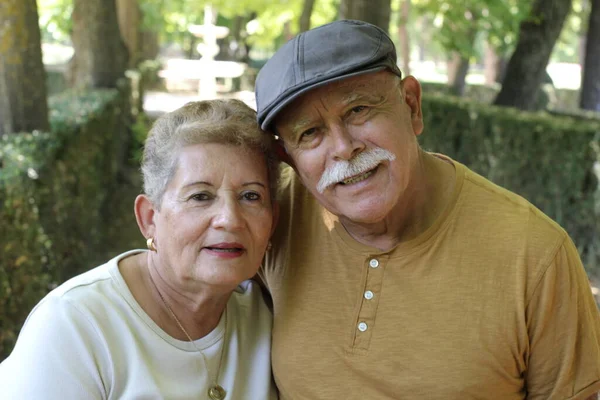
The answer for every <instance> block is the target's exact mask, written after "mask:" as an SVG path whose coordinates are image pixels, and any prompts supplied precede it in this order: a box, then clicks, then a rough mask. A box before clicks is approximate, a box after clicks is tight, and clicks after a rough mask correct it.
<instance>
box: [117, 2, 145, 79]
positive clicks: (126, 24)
mask: <svg viewBox="0 0 600 400" xmlns="http://www.w3.org/2000/svg"><path fill="white" fill-rule="evenodd" d="M117 16H118V20H119V30H120V31H121V37H122V38H123V41H124V42H125V46H127V51H128V53H129V68H134V67H135V66H136V65H138V63H139V62H140V61H142V60H141V54H142V37H141V32H140V26H141V23H142V11H141V10H140V7H139V5H138V3H137V0H117Z"/></svg>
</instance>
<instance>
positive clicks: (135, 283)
mask: <svg viewBox="0 0 600 400" xmlns="http://www.w3.org/2000/svg"><path fill="white" fill-rule="evenodd" d="M151 256H152V254H151V253H146V252H144V253H138V254H136V255H133V256H131V257H128V258H126V259H124V260H121V262H120V263H119V269H120V271H121V274H122V275H123V278H124V279H125V282H126V283H127V286H128V287H129V289H130V291H131V293H132V294H133V297H134V298H135V299H136V301H137V302H138V303H139V305H140V306H141V307H142V309H143V310H144V311H145V312H146V313H147V314H148V316H149V317H150V318H151V319H152V320H153V321H154V322H155V323H156V324H157V325H158V326H159V327H160V328H161V329H163V330H164V331H165V332H166V333H167V334H169V335H170V336H172V337H174V338H176V339H179V340H184V341H188V340H189V339H188V335H189V337H190V338H191V339H192V340H197V339H200V338H203V337H204V336H206V335H208V334H209V333H210V332H212V331H213V330H214V329H215V328H216V327H217V325H218V324H219V321H220V319H221V315H222V314H223V311H224V310H225V307H226V306H227V301H228V300H229V297H230V295H231V293H230V292H228V293H222V292H218V291H211V290H210V288H205V289H203V290H194V291H192V290H186V288H185V287H184V286H183V285H178V284H177V282H171V281H170V280H168V279H167V278H166V276H167V275H166V274H164V273H162V270H161V268H160V266H158V265H156V263H154V262H152V261H151V258H152V257H151ZM161 296H162V297H161ZM173 314H174V315H175V316H173ZM177 321H179V323H180V324H181V326H182V327H183V329H184V330H185V332H186V333H187V335H186V334H185V333H184V332H183V331H182V329H181V328H180V326H179V324H178V323H177Z"/></svg>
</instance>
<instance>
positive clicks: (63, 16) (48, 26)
mask: <svg viewBox="0 0 600 400" xmlns="http://www.w3.org/2000/svg"><path fill="white" fill-rule="evenodd" d="M37 4H38V14H39V17H40V32H41V34H42V41H45V42H68V41H69V40H70V38H69V35H70V32H71V30H72V28H73V22H72V19H71V13H72V12H73V0H38V2H37Z"/></svg>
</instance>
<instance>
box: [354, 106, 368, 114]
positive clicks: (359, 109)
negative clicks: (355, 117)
mask: <svg viewBox="0 0 600 400" xmlns="http://www.w3.org/2000/svg"><path fill="white" fill-rule="evenodd" d="M367 109H368V107H367V106H356V107H352V110H350V111H351V112H352V113H354V114H358V113H361V112H363V111H366V110H367Z"/></svg>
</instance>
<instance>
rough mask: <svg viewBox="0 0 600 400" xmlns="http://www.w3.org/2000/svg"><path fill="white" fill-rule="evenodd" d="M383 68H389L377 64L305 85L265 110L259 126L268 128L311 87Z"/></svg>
mask: <svg viewBox="0 0 600 400" xmlns="http://www.w3.org/2000/svg"><path fill="white" fill-rule="evenodd" d="M384 69H389V68H388V67H387V66H385V65H379V66H377V67H374V68H369V69H363V70H360V71H356V72H350V73H348V74H344V75H340V76H336V77H334V78H330V79H326V80H324V81H320V82H315V83H313V84H312V85H309V86H306V87H304V88H302V89H300V90H298V91H296V92H294V93H292V94H291V95H290V96H288V97H286V98H284V99H283V100H280V101H279V103H277V105H276V106H275V107H273V108H271V109H270V110H269V111H268V112H267V116H266V117H265V119H264V121H263V122H262V123H261V124H260V127H261V129H262V130H264V131H266V130H268V128H269V125H271V123H272V122H273V120H274V119H275V117H276V116H277V114H279V112H280V111H282V110H283V109H284V108H285V107H286V106H287V105H288V104H290V103H291V102H293V101H294V100H296V99H297V98H298V97H300V96H302V95H303V94H305V93H306V92H309V91H311V90H313V89H316V88H318V87H320V86H324V85H327V84H329V83H332V82H337V81H340V80H342V79H346V78H352V77H353V76H359V75H364V74H368V73H371V72H379V71H383V70H384Z"/></svg>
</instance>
